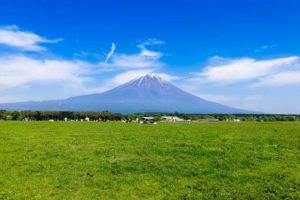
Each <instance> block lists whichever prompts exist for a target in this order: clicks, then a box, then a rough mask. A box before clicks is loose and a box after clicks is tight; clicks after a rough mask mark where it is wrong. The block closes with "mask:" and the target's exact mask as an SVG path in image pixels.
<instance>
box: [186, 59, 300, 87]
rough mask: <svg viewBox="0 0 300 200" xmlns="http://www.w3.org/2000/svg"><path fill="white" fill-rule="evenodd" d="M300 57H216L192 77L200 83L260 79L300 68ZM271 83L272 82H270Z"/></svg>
mask: <svg viewBox="0 0 300 200" xmlns="http://www.w3.org/2000/svg"><path fill="white" fill-rule="evenodd" d="M299 66H300V57H298V56H292V57H284V58H276V59H268V60H255V59H252V58H238V59H223V58H220V57H216V58H213V59H211V60H210V64H209V65H208V66H206V67H204V68H203V70H202V71H201V72H200V73H196V74H195V76H194V77H193V78H192V79H191V80H192V81H194V82H197V81H198V83H214V84H235V83H239V82H245V81H256V82H257V81H259V79H261V78H263V79H265V78H266V77H269V76H270V77H271V76H272V75H274V74H276V73H282V72H285V71H288V70H290V69H293V68H298V70H300V68H299ZM270 85H271V84H270Z"/></svg>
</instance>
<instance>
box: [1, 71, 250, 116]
mask: <svg viewBox="0 0 300 200" xmlns="http://www.w3.org/2000/svg"><path fill="white" fill-rule="evenodd" d="M0 109H9V110H27V109H28V110H70V111H87V110H89V111H102V110H110V111H113V112H121V113H135V112H175V111H177V112H183V113H250V112H249V111H245V110H239V109H235V108H232V107H228V106H224V105H221V104H217V103H213V102H209V101H206V100H204V99H201V98H199V97H196V96H194V95H191V94H189V93H187V92H185V91H183V90H181V89H179V88H177V87H175V86H174V85H172V84H170V83H168V82H166V81H164V80H163V79H161V78H160V77H157V76H154V75H146V76H143V77H140V78H138V79H135V80H132V81H130V82H128V83H125V84H123V85H121V86H119V87H116V88H114V89H112V90H109V91H107V92H104V93H101V94H91V95H85V96H78V97H72V98H69V99H65V100H53V101H42V102H21V103H11V104H0Z"/></svg>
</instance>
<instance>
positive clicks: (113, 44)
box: [105, 43, 116, 63]
mask: <svg viewBox="0 0 300 200" xmlns="http://www.w3.org/2000/svg"><path fill="white" fill-rule="evenodd" d="M115 50H116V45H115V43H112V44H111V49H110V52H109V53H108V54H107V56H106V59H105V62H106V63H107V61H108V60H109V59H110V57H111V56H112V55H113V54H114V52H115Z"/></svg>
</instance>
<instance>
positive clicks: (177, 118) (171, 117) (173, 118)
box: [161, 116, 185, 122]
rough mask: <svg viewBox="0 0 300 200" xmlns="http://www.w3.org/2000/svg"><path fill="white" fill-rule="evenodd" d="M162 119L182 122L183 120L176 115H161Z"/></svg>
mask: <svg viewBox="0 0 300 200" xmlns="http://www.w3.org/2000/svg"><path fill="white" fill-rule="evenodd" d="M161 119H162V120H165V121H168V122H184V121H185V120H184V119H182V118H180V117H177V116H162V117H161Z"/></svg>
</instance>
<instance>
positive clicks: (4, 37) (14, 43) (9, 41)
mask: <svg viewBox="0 0 300 200" xmlns="http://www.w3.org/2000/svg"><path fill="white" fill-rule="evenodd" d="M61 40H62V39H54V40H49V39H46V38H44V37H41V36H39V35H37V34H35V33H32V32H28V31H22V30H20V28H19V27H17V26H15V25H13V26H4V27H0V45H6V46H9V47H13V48H16V49H19V50H22V51H44V50H46V48H45V47H43V46H41V45H40V44H42V43H57V42H59V41H61Z"/></svg>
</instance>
